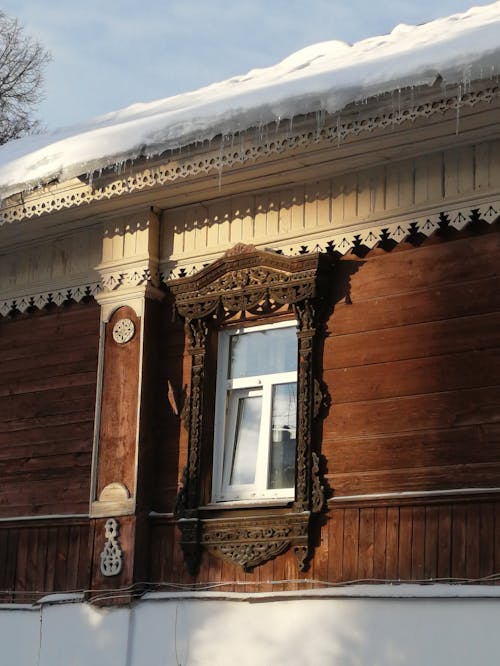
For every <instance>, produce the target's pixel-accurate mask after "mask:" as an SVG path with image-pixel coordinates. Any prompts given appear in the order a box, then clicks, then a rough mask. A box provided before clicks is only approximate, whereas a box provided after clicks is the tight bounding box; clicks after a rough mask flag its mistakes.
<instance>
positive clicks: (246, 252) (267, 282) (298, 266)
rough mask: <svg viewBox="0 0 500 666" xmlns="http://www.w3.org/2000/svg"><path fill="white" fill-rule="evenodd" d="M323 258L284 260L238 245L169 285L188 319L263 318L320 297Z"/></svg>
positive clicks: (291, 258)
mask: <svg viewBox="0 0 500 666" xmlns="http://www.w3.org/2000/svg"><path fill="white" fill-rule="evenodd" d="M320 258H321V255H319V254H309V255H302V256H299V257H285V256H283V255H281V254H278V253H277V252H274V251H272V250H257V249H255V248H254V247H253V246H252V245H243V244H239V245H237V246H235V247H234V248H233V249H232V250H230V251H228V252H227V253H226V254H225V255H224V256H223V257H221V258H220V259H218V260H217V261H215V262H214V263H213V264H211V265H210V266H207V267H206V268H204V269H203V270H202V271H200V272H199V273H197V274H196V275H194V276H190V277H187V278H180V279H178V280H172V281H170V282H169V287H170V289H171V290H172V292H173V294H174V296H175V303H176V307H177V311H178V312H179V314H180V315H181V316H182V317H185V318H186V319H187V320H190V319H195V318H196V319H197V318H201V317H207V316H209V315H213V314H216V315H219V316H222V318H224V317H225V316H231V315H233V314H235V313H236V312H244V311H247V312H253V313H256V314H258V313H260V312H262V313H263V314H264V313H265V312H266V311H269V310H271V309H273V308H276V307H281V306H283V305H287V304H288V305H293V304H294V303H297V302H299V301H302V300H304V299H307V298H312V297H313V296H315V293H316V284H317V277H318V266H319V262H320Z"/></svg>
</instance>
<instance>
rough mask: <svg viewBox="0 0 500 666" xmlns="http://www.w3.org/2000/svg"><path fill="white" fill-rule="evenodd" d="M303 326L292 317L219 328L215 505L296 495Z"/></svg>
mask: <svg viewBox="0 0 500 666" xmlns="http://www.w3.org/2000/svg"><path fill="white" fill-rule="evenodd" d="M296 331H297V329H296V323H295V322H294V321H292V322H289V321H288V322H280V323H276V324H272V325H267V326H255V327H248V328H238V329H233V330H222V331H220V333H219V344H218V373H217V388H216V407H215V414H216V419H215V433H214V469H213V486H212V499H213V501H214V502H221V501H228V500H230V501H236V500H258V499H268V498H276V499H279V498H283V499H293V498H294V495H295V451H296V439H297V434H296V433H297V426H296V423H297V353H298V350H297V332H296Z"/></svg>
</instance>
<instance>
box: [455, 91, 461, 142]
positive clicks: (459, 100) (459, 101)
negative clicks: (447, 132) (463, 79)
mask: <svg viewBox="0 0 500 666" xmlns="http://www.w3.org/2000/svg"><path fill="white" fill-rule="evenodd" d="M461 104H462V85H461V84H458V95H457V121H456V127H455V134H457V135H458V129H459V125H460V107H461Z"/></svg>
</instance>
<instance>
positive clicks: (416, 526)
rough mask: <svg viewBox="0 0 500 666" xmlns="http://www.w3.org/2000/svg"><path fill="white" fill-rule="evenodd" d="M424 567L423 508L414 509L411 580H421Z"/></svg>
mask: <svg viewBox="0 0 500 666" xmlns="http://www.w3.org/2000/svg"><path fill="white" fill-rule="evenodd" d="M424 567H425V507H414V508H413V514H412V534H411V578H412V580H423V578H424Z"/></svg>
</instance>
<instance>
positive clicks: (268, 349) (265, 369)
mask: <svg viewBox="0 0 500 666" xmlns="http://www.w3.org/2000/svg"><path fill="white" fill-rule="evenodd" d="M296 369H297V332H296V329H295V327H293V326H289V327H286V328H275V329H265V330H263V331H250V332H249V333H243V334H240V335H232V336H231V342H230V353H229V378H230V379H235V378H237V377H254V376H256V375H267V374H271V373H274V372H289V371H292V370H296Z"/></svg>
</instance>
